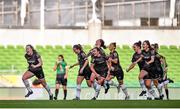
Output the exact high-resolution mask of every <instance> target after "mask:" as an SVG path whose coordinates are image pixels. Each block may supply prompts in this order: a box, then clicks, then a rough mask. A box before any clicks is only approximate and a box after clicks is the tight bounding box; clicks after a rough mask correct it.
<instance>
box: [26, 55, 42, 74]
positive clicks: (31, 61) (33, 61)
mask: <svg viewBox="0 0 180 109" xmlns="http://www.w3.org/2000/svg"><path fill="white" fill-rule="evenodd" d="M25 58H26V60H27V63H28V64H29V66H28V69H29V70H32V71H36V70H42V66H40V67H37V68H32V67H31V65H32V64H33V65H37V64H39V61H38V59H39V58H41V56H40V55H39V54H38V53H33V54H32V55H31V56H30V55H28V54H25Z"/></svg>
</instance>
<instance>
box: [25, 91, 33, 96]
mask: <svg viewBox="0 0 180 109" xmlns="http://www.w3.org/2000/svg"><path fill="white" fill-rule="evenodd" d="M31 94H33V91H28V93H27V94H26V95H25V97H29V96H30V95H31Z"/></svg>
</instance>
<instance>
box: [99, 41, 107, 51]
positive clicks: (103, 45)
mask: <svg viewBox="0 0 180 109" xmlns="http://www.w3.org/2000/svg"><path fill="white" fill-rule="evenodd" d="M98 40H99V41H100V43H101V45H100V47H103V48H104V49H106V46H105V42H104V40H103V39H98Z"/></svg>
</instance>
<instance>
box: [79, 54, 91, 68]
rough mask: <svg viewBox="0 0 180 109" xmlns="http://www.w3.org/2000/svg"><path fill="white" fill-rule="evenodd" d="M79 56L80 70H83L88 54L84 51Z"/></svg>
mask: <svg viewBox="0 0 180 109" xmlns="http://www.w3.org/2000/svg"><path fill="white" fill-rule="evenodd" d="M77 56H78V62H79V66H80V68H82V67H83V65H84V63H85V62H86V60H87V57H86V54H85V53H84V52H83V51H81V52H80V53H79V54H78V55H77ZM87 66H88V65H87Z"/></svg>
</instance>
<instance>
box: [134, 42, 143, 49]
mask: <svg viewBox="0 0 180 109" xmlns="http://www.w3.org/2000/svg"><path fill="white" fill-rule="evenodd" d="M141 44H142V43H141V41H138V42H135V43H134V45H136V46H138V47H139V48H140V49H141Z"/></svg>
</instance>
